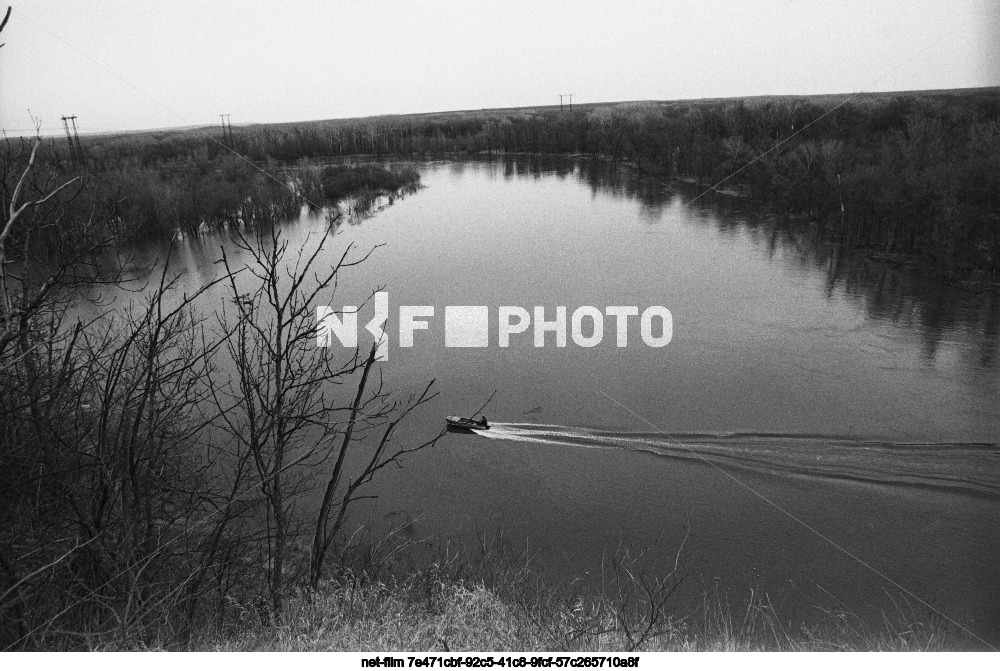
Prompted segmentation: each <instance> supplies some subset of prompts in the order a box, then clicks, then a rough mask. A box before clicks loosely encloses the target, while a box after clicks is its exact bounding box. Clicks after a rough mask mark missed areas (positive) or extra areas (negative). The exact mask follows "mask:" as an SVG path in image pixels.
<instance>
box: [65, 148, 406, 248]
mask: <svg viewBox="0 0 1000 671" xmlns="http://www.w3.org/2000/svg"><path fill="white" fill-rule="evenodd" d="M143 147H144V145H139V146H138V147H137V148H136V150H135V151H134V152H132V153H123V154H122V155H120V156H118V157H116V158H115V160H103V161H98V160H92V159H89V158H88V159H86V161H85V165H80V164H79V162H78V161H73V160H71V158H68V157H60V156H59V155H58V152H56V153H54V155H50V157H49V159H50V160H52V161H53V163H54V165H55V166H57V169H58V173H59V175H60V176H62V177H65V178H72V177H78V178H79V179H80V180H81V182H85V183H86V187H87V188H85V189H83V190H82V191H81V192H80V194H79V195H78V197H77V198H75V199H73V200H72V202H71V203H69V204H68V207H69V208H70V209H71V210H73V215H74V216H76V217H77V218H79V217H82V216H86V213H87V212H88V211H102V212H106V213H107V215H108V216H107V217H106V222H107V224H108V226H109V232H110V233H112V234H114V235H115V236H116V237H117V238H118V239H119V240H127V239H136V238H147V237H157V236H159V237H162V236H168V237H169V236H171V235H173V234H174V233H176V232H182V233H197V232H203V231H205V230H212V229H217V228H221V227H232V226H237V227H238V226H244V225H245V226H253V225H255V223H256V222H257V221H260V220H269V218H270V217H272V216H274V217H277V218H278V219H287V218H290V217H292V216H294V215H296V214H298V212H299V210H300V209H301V208H302V207H303V206H309V207H310V208H331V209H332V211H333V216H334V217H335V216H337V212H336V210H335V206H336V205H337V203H338V202H339V201H341V200H343V199H346V198H353V197H357V198H365V197H368V198H371V197H372V196H375V195H380V194H391V193H397V192H401V191H406V190H411V189H413V188H415V187H416V186H417V185H419V182H420V175H419V174H418V173H417V172H416V171H415V170H413V169H407V168H397V169H395V170H387V169H385V168H383V167H380V166H375V165H350V164H340V165H322V164H320V163H318V162H316V161H311V160H309V159H300V160H298V161H295V162H289V163H288V164H284V163H279V162H277V161H274V160H270V161H267V162H266V164H263V165H257V164H256V163H254V162H253V161H251V160H250V159H249V158H247V157H246V156H243V155H239V154H237V153H235V152H231V151H223V152H211V153H210V152H207V151H204V148H203V147H202V148H201V149H200V150H199V149H194V150H192V151H190V152H188V153H185V154H180V155H176V156H173V157H172V158H171V159H170V160H162V161H149V160H146V159H147V158H148V157H146V156H144V153H143V152H144V149H143Z"/></svg>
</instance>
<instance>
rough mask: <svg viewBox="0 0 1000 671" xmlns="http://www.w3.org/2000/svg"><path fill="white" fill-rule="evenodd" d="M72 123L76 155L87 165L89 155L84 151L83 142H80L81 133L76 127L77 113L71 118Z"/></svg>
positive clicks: (81, 163)
mask: <svg viewBox="0 0 1000 671" xmlns="http://www.w3.org/2000/svg"><path fill="white" fill-rule="evenodd" d="M69 121H70V123H71V124H73V138H74V139H75V140H76V155H77V156H79V157H80V165H82V166H83V167H87V157H86V156H85V155H84V153H83V143H82V142H80V133H79V132H78V131H77V129H76V115H75V114H74V115H73V116H71V117H70V118H69Z"/></svg>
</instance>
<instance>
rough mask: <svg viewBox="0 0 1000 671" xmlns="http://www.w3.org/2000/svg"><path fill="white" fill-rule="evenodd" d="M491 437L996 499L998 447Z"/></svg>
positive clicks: (506, 432) (644, 436)
mask: <svg viewBox="0 0 1000 671" xmlns="http://www.w3.org/2000/svg"><path fill="white" fill-rule="evenodd" d="M475 433H477V434H478V435H479V436H481V437H483V438H489V439H491V440H502V441H514V442H519V443H541V444H548V445H560V446H565V447H580V448H590V449H605V450H626V451H633V452H647V453H651V454H655V455H657V456H661V457H666V458H674V459H689V460H696V461H700V462H702V463H704V462H705V461H708V462H711V463H712V464H715V465H717V466H720V467H723V468H725V467H727V466H730V467H736V468H740V469H748V470H753V471H758V472H766V473H772V474H777V475H799V476H810V477H819V478H834V479H844V480H855V481H864V482H872V483H879V484H891V485H909V486H918V487H931V488H935V489H949V490H961V491H965V492H968V493H973V494H978V495H980V496H988V497H995V498H1000V445H998V444H994V443H899V442H889V441H882V440H863V439H858V438H852V437H846V436H824V435H816V434H789V433H751V432H742V433H674V434H669V435H667V434H665V433H624V432H615V431H604V430H601V429H588V428H582V427H568V426H559V425H554V424H521V423H516V424H515V423H501V422H496V423H493V424H491V428H490V429H489V430H488V431H476V432H475Z"/></svg>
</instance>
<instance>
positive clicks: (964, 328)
mask: <svg viewBox="0 0 1000 671" xmlns="http://www.w3.org/2000/svg"><path fill="white" fill-rule="evenodd" d="M465 166H466V164H464V163H456V164H453V168H452V169H453V170H465ZM482 170H483V172H485V174H487V175H489V176H490V177H491V178H494V179H495V178H497V177H500V176H502V177H503V178H505V179H511V178H513V177H515V176H520V177H534V178H537V177H539V176H540V175H543V174H546V175H555V176H557V177H559V178H562V179H565V178H567V177H572V178H575V179H577V180H579V181H581V182H584V183H586V184H587V186H588V187H589V188H590V192H591V194H593V195H597V194H605V195H611V196H614V197H615V198H622V199H627V200H634V201H637V202H638V203H639V204H640V205H641V210H640V215H639V216H640V218H641V219H642V220H643V221H645V222H647V223H649V224H650V225H651V226H652V225H656V224H658V223H659V222H660V221H661V220H662V219H663V216H664V212H665V211H666V210H667V209H668V208H669V207H671V206H676V205H678V204H685V205H688V204H689V203H690V204H689V205H688V207H690V208H692V210H693V212H692V213H691V215H692V216H691V217H690V220H691V221H692V222H695V223H700V224H702V225H707V226H712V227H714V228H716V229H717V230H719V231H720V232H723V233H746V234H747V235H748V236H749V237H750V238H751V239H752V240H753V241H754V242H755V243H756V244H757V245H759V247H760V248H761V250H762V252H763V253H765V254H766V255H767V256H768V257H770V258H772V259H773V258H775V257H776V256H777V255H778V253H779V251H780V252H781V253H782V256H783V258H784V259H785V260H786V262H791V263H795V264H797V265H799V266H800V267H802V268H805V269H815V270H820V271H822V272H823V273H825V275H826V292H827V294H828V295H833V294H835V293H837V294H842V295H845V296H848V297H850V298H851V299H853V300H855V301H857V302H858V304H859V305H862V306H863V307H864V310H865V313H866V314H867V315H868V317H870V318H872V319H876V320H885V321H890V322H893V323H899V324H901V325H904V326H905V327H907V328H909V329H913V330H915V331H916V332H918V333H919V334H920V336H921V337H922V339H923V343H924V344H923V354H924V356H925V357H927V358H928V359H933V358H934V356H935V354H936V353H937V351H938V346H939V345H940V343H941V341H942V340H944V339H947V338H961V339H963V340H964V341H966V342H967V343H968V344H969V346H970V347H969V348H968V350H967V356H968V357H969V360H968V363H969V364H970V365H973V366H978V367H983V368H995V367H996V365H997V349H998V347H1000V287H991V286H979V287H976V286H972V287H960V286H955V285H949V284H946V283H944V282H942V281H940V280H938V279H936V278H934V277H931V276H929V275H928V274H926V273H921V272H920V271H919V270H911V269H906V268H898V267H893V266H891V265H887V264H884V263H876V262H873V261H871V260H870V259H869V258H868V257H867V256H866V255H865V253H864V252H863V251H857V250H853V249H849V248H845V247H843V246H841V245H837V244H835V243H834V242H832V241H831V240H830V236H829V235H827V234H826V233H825V232H824V230H823V229H822V227H819V226H816V225H813V224H810V223H809V222H806V221H802V220H789V219H788V218H784V217H779V216H774V215H768V214H766V213H764V212H762V211H761V209H760V207H759V206H755V205H754V204H753V203H750V202H748V201H746V200H745V199H742V198H739V197H734V196H726V195H719V194H716V193H706V192H704V190H703V189H699V188H696V187H695V186H694V185H683V184H681V185H678V184H676V183H674V184H672V185H670V186H668V185H667V184H665V183H664V181H663V180H662V179H659V178H657V177H654V176H644V175H641V174H638V173H637V172H636V171H635V170H633V169H630V168H628V167H626V166H620V165H611V164H608V163H606V162H594V161H589V160H580V161H576V162H569V161H567V160H565V159H560V158H553V157H544V156H532V155H526V156H514V157H508V158H507V159H506V160H503V161H498V162H489V163H486V164H485V165H483V167H482ZM691 201H694V202H693V203H692V202H691Z"/></svg>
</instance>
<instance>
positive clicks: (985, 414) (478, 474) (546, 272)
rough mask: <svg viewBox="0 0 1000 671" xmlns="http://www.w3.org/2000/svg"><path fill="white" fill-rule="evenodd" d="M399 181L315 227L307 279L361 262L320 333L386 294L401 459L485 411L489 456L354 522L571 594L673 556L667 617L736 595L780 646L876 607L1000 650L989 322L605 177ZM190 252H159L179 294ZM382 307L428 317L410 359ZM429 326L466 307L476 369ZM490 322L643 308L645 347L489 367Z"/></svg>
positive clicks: (509, 358)
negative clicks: (535, 570)
mask: <svg viewBox="0 0 1000 671" xmlns="http://www.w3.org/2000/svg"><path fill="white" fill-rule="evenodd" d="M417 167H418V169H419V170H420V171H421V174H422V183H423V185H424V188H422V189H420V190H419V191H418V192H417V193H415V194H412V195H410V196H408V197H406V198H402V199H398V200H396V201H395V202H394V203H393V204H392V205H391V207H387V208H385V209H384V210H382V211H380V212H378V213H377V214H375V215H374V216H372V217H370V218H367V219H364V220H363V221H345V222H344V223H342V224H341V225H339V226H337V227H336V229H335V235H334V238H333V240H332V241H331V246H330V254H329V259H330V262H332V261H333V259H334V257H335V256H339V254H340V253H341V251H342V250H343V248H344V246H345V245H346V244H347V243H349V242H350V243H354V245H355V246H356V249H357V250H360V251H364V250H368V249H371V248H372V247H374V246H375V245H382V246H381V247H378V248H377V249H376V250H375V251H374V253H373V254H372V256H371V258H370V259H369V260H367V261H366V262H365V263H364V264H362V265H360V266H358V267H356V268H352V269H350V270H348V271H345V272H344V275H343V277H342V278H341V284H340V287H339V288H338V292H337V294H336V296H335V297H334V298H333V300H332V303H334V304H333V305H332V307H334V308H335V309H339V308H340V307H342V306H344V305H352V304H358V302H359V301H360V300H362V299H363V298H364V297H365V296H366V295H368V294H369V293H370V292H371V291H373V290H375V289H376V288H380V287H384V290H385V291H387V292H388V296H389V321H388V325H387V332H388V333H389V335H390V347H389V359H388V361H386V362H385V363H382V364H380V366H381V367H382V370H383V372H384V373H385V375H386V379H387V381H388V383H389V386H390V387H392V388H393V389H396V390H398V391H399V392H400V393H402V394H406V393H410V392H412V391H416V390H417V389H418V387H422V386H423V384H425V383H426V382H427V381H428V380H429V379H432V378H434V379H436V380H437V382H436V387H437V389H438V390H439V392H440V395H439V397H438V398H437V399H435V401H434V402H433V403H432V404H431V405H430V406H429V407H428V409H427V412H425V413H423V414H422V415H420V416H419V417H416V418H415V419H414V421H413V422H412V423H410V425H409V427H410V431H411V433H410V434H408V435H412V436H413V437H414V439H416V438H419V437H422V436H427V435H430V434H432V433H433V432H434V431H436V430H438V428H440V426H441V425H442V422H443V417H444V416H445V415H450V414H462V415H466V414H470V413H472V412H473V411H475V410H476V409H477V408H478V407H479V406H480V405H482V404H483V403H485V402H486V400H487V399H488V398H489V397H490V395H491V394H493V393H494V391H495V392H496V395H495V397H494V398H493V400H492V402H491V403H490V404H489V406H488V407H487V409H486V410H485V412H486V414H487V415H488V416H489V418H490V420H491V422H492V423H493V428H492V429H491V430H489V431H483V432H479V434H449V435H447V436H446V437H445V438H444V439H443V440H442V441H441V442H440V443H439V444H438V445H437V446H435V447H434V448H433V449H432V450H428V451H425V452H422V453H419V454H416V455H413V456H411V457H409V458H408V459H407V460H406V461H405V462H404V465H405V468H403V469H400V470H393V471H392V472H391V473H388V474H387V477H385V478H383V479H382V480H381V481H380V482H379V484H378V485H377V490H378V493H379V494H380V498H379V500H378V503H377V505H376V506H375V507H374V508H373V509H372V514H373V515H374V519H380V520H393V521H395V522H399V521H402V522H404V523H408V524H407V531H408V533H411V534H412V535H413V536H414V537H415V538H426V537H435V536H437V537H451V538H455V537H460V536H463V535H469V534H473V533H476V532H477V531H486V532H490V531H492V530H493V529H496V528H501V529H503V530H504V534H505V536H506V538H507V539H508V540H509V541H511V543H512V544H514V545H515V546H517V547H526V548H528V549H529V551H530V552H532V553H533V554H537V556H538V557H539V559H538V561H539V562H540V564H542V565H544V566H546V567H549V568H552V569H553V570H556V571H562V572H563V573H564V574H566V575H582V574H585V573H586V572H588V571H589V572H597V571H598V570H599V567H600V564H601V561H602V556H604V555H605V554H606V553H607V552H608V551H609V548H610V549H611V550H612V551H613V550H614V549H615V548H616V547H619V544H622V543H624V544H625V545H627V546H629V547H632V548H640V549H641V548H649V550H648V553H647V561H648V563H649V565H650V566H652V567H653V568H656V567H657V566H659V567H663V566H672V565H673V561H674V556H675V552H676V550H677V548H678V546H679V544H680V542H681V540H682V539H683V538H684V536H685V533H689V537H688V541H687V544H686V545H685V547H684V552H683V553H682V564H683V567H684V571H685V572H686V574H687V575H689V576H690V578H691V579H690V580H689V584H691V585H697V589H693V590H692V591H691V594H690V595H689V598H696V597H697V595H698V594H699V593H700V592H703V591H704V590H705V589H721V590H723V592H724V593H725V594H726V598H727V599H730V600H731V601H732V602H733V603H735V604H737V605H738V604H740V603H742V601H741V600H745V599H746V597H747V595H748V594H749V593H750V590H751V589H753V590H754V593H755V594H758V595H759V594H761V593H763V592H766V593H767V594H768V595H769V597H770V598H771V600H772V601H773V602H774V603H778V602H781V603H782V604H785V605H784V606H783V608H785V609H786V610H787V611H788V613H790V614H789V615H788V617H789V618H790V619H793V620H794V619H795V618H799V617H801V618H804V619H808V618H809V617H810V615H809V614H810V613H812V615H816V614H817V613H818V612H819V611H818V610H817V609H816V608H815V607H816V606H817V605H822V606H823V607H825V608H831V609H837V608H840V607H843V608H846V609H847V610H850V611H852V612H855V613H860V614H862V615H864V614H868V615H871V616H872V618H874V619H878V617H879V616H878V615H877V614H878V612H879V611H881V610H892V609H894V608H895V607H896V606H899V607H900V608H902V609H903V610H905V611H906V612H907V613H912V614H914V616H915V617H917V618H920V619H923V620H926V619H927V618H928V617H932V618H938V619H941V618H948V619H951V620H953V621H954V622H957V623H959V624H960V625H961V626H963V627H966V628H968V629H969V630H971V631H973V632H975V633H976V634H978V635H980V636H984V637H987V638H988V639H991V640H993V641H996V640H997V639H998V638H1000V574H998V566H1000V534H998V532H997V529H998V520H1000V515H998V513H1000V448H998V447H997V445H996V443H998V442H1000V403H998V400H1000V393H998V389H1000V387H998V383H1000V372H998V346H1000V297H998V296H997V295H996V294H992V293H989V292H977V290H976V287H974V286H972V287H970V286H962V287H958V286H950V285H946V284H943V283H941V282H937V281H935V280H933V279H930V278H928V277H925V276H923V275H921V274H920V273H913V272H909V271H905V270H901V269H893V268H889V267H886V266H882V265H877V264H872V263H869V262H867V261H865V260H864V259H863V258H860V257H858V256H857V255H856V254H851V253H849V252H848V251H845V250H842V249H839V248H838V247H837V246H835V245H832V244H828V243H826V242H824V239H823V236H821V235H819V234H818V233H817V232H816V231H815V230H814V229H813V228H811V227H810V226H808V225H807V224H806V223H805V222H802V221H786V220H783V219H780V218H776V217H773V216H768V215H766V214H763V213H761V212H760V211H759V210H757V209H755V208H754V207H752V206H751V205H749V204H748V203H746V202H745V201H743V200H742V199H740V198H738V197H733V196H726V195H719V194H711V195H705V196H702V197H701V198H698V199H696V200H693V199H694V198H695V196H698V195H699V192H698V190H697V189H695V188H693V186H691V185H686V184H683V183H680V184H679V183H670V182H664V181H662V180H658V179H653V178H643V177H640V176H636V175H635V174H632V173H631V172H629V171H628V170H626V169H619V168H614V167H611V166H595V165H592V164H590V163H587V162H577V161H573V160H559V161H552V160H543V159H540V158H537V157H535V158H532V157H524V158H514V159H509V160H505V161H498V162H480V161H437V162H433V161H432V162H423V163H419V164H418V165H417ZM692 200H693V202H692ZM326 228H327V224H326V222H325V221H324V220H323V218H322V217H319V216H315V215H309V214H303V216H302V218H301V219H300V220H298V221H295V222H290V223H289V225H288V226H287V227H286V231H285V233H286V235H287V236H288V239H289V240H290V242H291V244H292V245H293V247H294V246H295V245H297V244H299V245H301V244H304V241H305V240H306V236H307V235H309V234H312V235H314V236H315V235H317V234H323V232H324V230H326ZM332 233H333V232H331V234H332ZM218 244H220V239H215V238H212V237H209V238H202V239H198V240H193V241H191V240H189V241H187V242H185V243H184V244H182V245H181V256H182V263H184V264H186V266H187V267H188V269H189V270H190V271H191V273H190V282H191V283H192V285H193V284H194V283H196V282H198V281H202V280H204V279H206V278H207V277H209V276H211V275H212V274H213V273H214V272H215V271H214V270H213V266H212V265H211V262H212V261H213V260H214V259H215V257H216V256H217V250H218ZM213 250H215V251H213ZM400 305H412V306H433V308H434V316H433V317H431V318H428V319H426V321H427V322H428V328H426V329H424V330H417V331H415V332H414V336H413V337H414V345H413V347H410V348H403V347H400V346H399V341H398V335H397V334H398V333H399V323H398V321H399V320H398V314H399V312H398V309H399V306H400ZM446 306H485V311H486V313H487V315H488V320H489V328H488V331H487V338H488V346H487V347H470V348H456V347H446V346H445V337H446V328H445V308H446ZM500 306H517V307H522V308H524V309H525V310H527V312H528V313H533V310H534V308H535V306H541V307H543V308H544V310H545V318H546V319H554V316H555V314H556V308H557V306H565V307H566V309H567V322H570V319H571V317H572V314H573V312H574V311H575V310H576V309H577V308H579V307H581V306H594V307H596V308H597V309H598V310H600V311H602V312H603V311H605V309H606V308H607V307H608V306H635V307H636V308H637V310H638V312H640V313H641V312H642V311H643V310H645V309H646V308H647V307H649V306H663V307H665V308H667V309H669V311H670V313H671V315H672V339H671V341H670V342H669V344H667V345H666V346H665V347H650V346H648V345H647V344H646V343H645V342H644V341H643V339H642V337H641V334H640V322H639V317H638V316H635V317H631V318H630V321H629V322H628V326H629V333H628V345H627V346H626V347H618V346H617V342H616V321H615V319H614V318H613V317H611V316H606V317H605V318H604V320H603V330H604V337H603V340H602V341H601V342H600V343H599V344H597V345H596V346H593V347H581V346H579V345H578V344H576V343H575V342H574V340H573V338H572V332H571V324H570V323H567V337H566V340H567V342H566V346H565V347H558V346H557V343H556V337H555V335H554V334H553V333H548V334H547V335H545V340H544V346H543V347H536V346H535V345H534V338H533V331H532V328H530V327H529V328H528V330H526V331H525V332H523V333H515V334H513V335H511V336H510V345H509V347H500V346H499V337H498V314H499V312H498V311H499V308H500ZM371 314H372V312H371V310H369V309H368V308H366V311H363V312H362V315H361V317H362V318H361V324H362V325H363V324H364V323H365V322H366V321H367V319H368V318H369V317H370V316H371ZM532 316H533V315H532ZM583 323H584V326H583V333H584V334H586V335H589V334H590V332H591V329H592V320H591V319H590V318H588V319H586V320H584V322H583ZM660 328H661V323H660V321H659V320H658V319H657V320H653V327H652V330H653V335H655V336H659V335H660ZM361 334H362V335H361V339H362V341H364V339H365V338H366V337H367V336H366V335H365V332H364V331H363V329H362V330H361ZM692 595H694V596H692ZM788 604H792V605H788ZM927 604H929V605H930V606H928V605H927ZM931 609H933V610H931ZM930 612H934V613H935V614H934V615H933V616H928V615H927V614H928V613H930Z"/></svg>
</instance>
